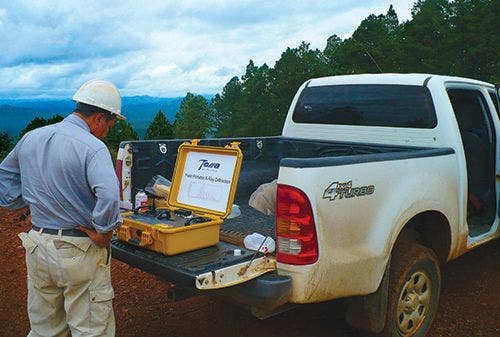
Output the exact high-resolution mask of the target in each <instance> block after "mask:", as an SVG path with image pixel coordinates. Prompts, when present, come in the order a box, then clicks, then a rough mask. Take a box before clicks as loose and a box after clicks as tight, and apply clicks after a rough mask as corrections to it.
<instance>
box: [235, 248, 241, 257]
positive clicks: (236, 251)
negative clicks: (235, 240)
mask: <svg viewBox="0 0 500 337" xmlns="http://www.w3.org/2000/svg"><path fill="white" fill-rule="evenodd" d="M233 254H234V256H240V255H241V249H235V250H233Z"/></svg>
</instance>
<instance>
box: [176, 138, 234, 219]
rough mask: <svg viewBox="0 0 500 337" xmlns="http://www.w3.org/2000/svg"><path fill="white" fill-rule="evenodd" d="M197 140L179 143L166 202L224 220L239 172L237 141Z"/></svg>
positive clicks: (229, 211)
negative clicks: (219, 143)
mask: <svg viewBox="0 0 500 337" xmlns="http://www.w3.org/2000/svg"><path fill="white" fill-rule="evenodd" d="M198 142H199V139H195V140H192V141H191V143H189V142H185V143H183V144H181V145H180V146H179V149H178V154H177V159H176V161H175V168H174V175H173V177H172V186H170V193H169V195H168V205H169V206H171V207H176V208H182V209H188V210H191V211H194V212H198V213H203V214H212V215H216V216H219V217H221V218H223V219H225V218H226V217H227V216H228V215H229V214H230V213H231V207H232V205H233V201H234V195H235V193H236V185H237V183H238V177H239V175H240V169H241V162H242V159H243V153H242V152H241V150H240V148H239V147H238V145H239V144H240V143H238V142H233V143H231V144H229V145H226V146H225V147H215V146H201V145H200V146H199V145H198Z"/></svg>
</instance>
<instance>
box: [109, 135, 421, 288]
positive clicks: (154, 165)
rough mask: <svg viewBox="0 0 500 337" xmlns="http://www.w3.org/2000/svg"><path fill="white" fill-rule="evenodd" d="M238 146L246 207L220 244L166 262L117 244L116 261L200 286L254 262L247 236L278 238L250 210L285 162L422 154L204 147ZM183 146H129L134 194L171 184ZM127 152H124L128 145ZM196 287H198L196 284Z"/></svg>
mask: <svg viewBox="0 0 500 337" xmlns="http://www.w3.org/2000/svg"><path fill="white" fill-rule="evenodd" d="M233 141H238V142H240V143H241V144H240V148H241V149H242V151H243V163H242V168H241V172H240V176H239V180H238V186H237V191H236V196H235V201H234V204H237V205H238V206H239V207H240V210H241V215H240V216H238V217H236V218H233V219H227V220H226V221H225V222H224V223H223V224H222V225H221V231H220V239H221V242H220V243H219V244H217V245H216V246H213V247H209V248H204V249H200V250H197V251H193V252H187V253H183V254H179V255H175V256H164V255H161V254H159V253H155V252H152V251H148V250H146V249H142V248H139V247H135V246H132V245H129V244H126V243H123V242H120V241H118V240H113V242H112V248H113V256H114V257H115V258H117V259H119V260H122V261H124V262H126V263H128V264H130V265H132V266H135V267H138V268H140V269H142V270H145V271H147V272H150V273H153V274H156V275H158V276H161V277H164V278H165V279H167V280H169V281H172V282H181V283H185V282H188V284H189V283H190V282H194V279H195V276H196V275H198V274H202V273H205V272H210V271H213V270H217V269H220V268H222V267H225V266H230V265H233V264H236V263H239V262H244V261H247V260H250V259H251V258H252V256H253V254H254V253H253V252H252V251H249V250H246V249H244V248H243V239H244V237H245V236H246V235H248V234H252V233H254V232H258V233H260V234H263V235H266V236H271V237H273V238H275V232H274V227H275V218H274V216H273V215H271V216H266V215H264V214H262V213H260V212H259V211H257V210H255V209H253V208H252V207H250V206H249V205H248V199H249V197H250V195H251V194H252V192H253V191H255V190H256V189H257V188H258V187H259V186H260V185H261V184H264V183H268V182H271V181H272V180H274V179H276V178H277V177H278V171H279V168H280V162H281V161H282V160H283V159H286V158H298V159H302V160H303V159H307V158H316V159H317V158H325V159H326V158H331V157H345V156H353V155H358V156H359V155H365V154H367V155H371V154H375V153H377V154H380V153H385V154H389V153H398V152H408V151H418V150H420V148H411V147H401V146H385V145H377V144H375V145H374V144H357V143H339V142H328V141H315V140H306V139H293V138H286V137H281V136H278V137H260V138H241V139H204V140H201V142H200V145H209V146H225V145H227V144H229V143H230V142H233ZM182 142H183V141H182V140H166V141H131V142H127V144H129V145H130V147H131V149H132V172H131V187H132V191H136V190H137V189H141V188H144V186H146V184H147V183H148V182H149V180H150V179H151V178H152V177H153V176H155V175H157V174H160V175H163V176H164V177H166V178H167V179H171V177H172V173H173V169H174V165H175V160H176V157H177V147H178V146H179V145H180V144H182ZM121 146H124V143H122V145H121ZM160 146H166V147H167V149H168V150H167V152H166V153H160V151H158V148H159V147H160ZM134 193H135V192H134ZM236 248H238V249H241V250H242V255H241V256H232V255H231V254H232V251H233V250H234V249H236ZM191 284H192V285H194V283H191Z"/></svg>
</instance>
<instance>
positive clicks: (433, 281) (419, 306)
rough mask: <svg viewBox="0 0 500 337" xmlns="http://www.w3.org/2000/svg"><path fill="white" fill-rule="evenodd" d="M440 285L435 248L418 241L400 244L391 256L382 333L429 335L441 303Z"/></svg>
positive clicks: (399, 336)
mask: <svg viewBox="0 0 500 337" xmlns="http://www.w3.org/2000/svg"><path fill="white" fill-rule="evenodd" d="M440 288H441V274H440V269H439V261H438V259H437V257H436V255H435V254H434V252H433V251H432V250H431V249H429V248H427V247H425V246H422V245H419V244H417V243H402V244H400V245H398V247H396V248H395V251H394V253H393V256H392V259H391V269H390V275H389V292H388V305H387V318H386V324H385V328H384V330H383V332H382V333H381V336H384V337H423V336H425V335H426V333H427V331H428V330H429V328H430V326H431V323H432V320H433V319H434V315H435V313H436V310H437V307H438V302H439V293H440Z"/></svg>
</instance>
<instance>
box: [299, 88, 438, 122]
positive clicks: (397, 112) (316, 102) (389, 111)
mask: <svg viewBox="0 0 500 337" xmlns="http://www.w3.org/2000/svg"><path fill="white" fill-rule="evenodd" d="M292 118H293V121H294V122H296V123H310V124H341V125H361V126H386V127H403V128H421V129H432V128H434V127H435V126H436V125H437V118H436V112H435V110H434V104H433V102H432V97H431V94H430V92H429V89H428V88H426V87H424V86H418V85H386V84H384V85H381V84H364V85H360V84H357V85H327V86H318V87H307V88H305V89H304V90H303V91H302V93H301V94H300V97H299V100H298V102H297V105H296V107H295V110H294V113H293V117H292Z"/></svg>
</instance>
